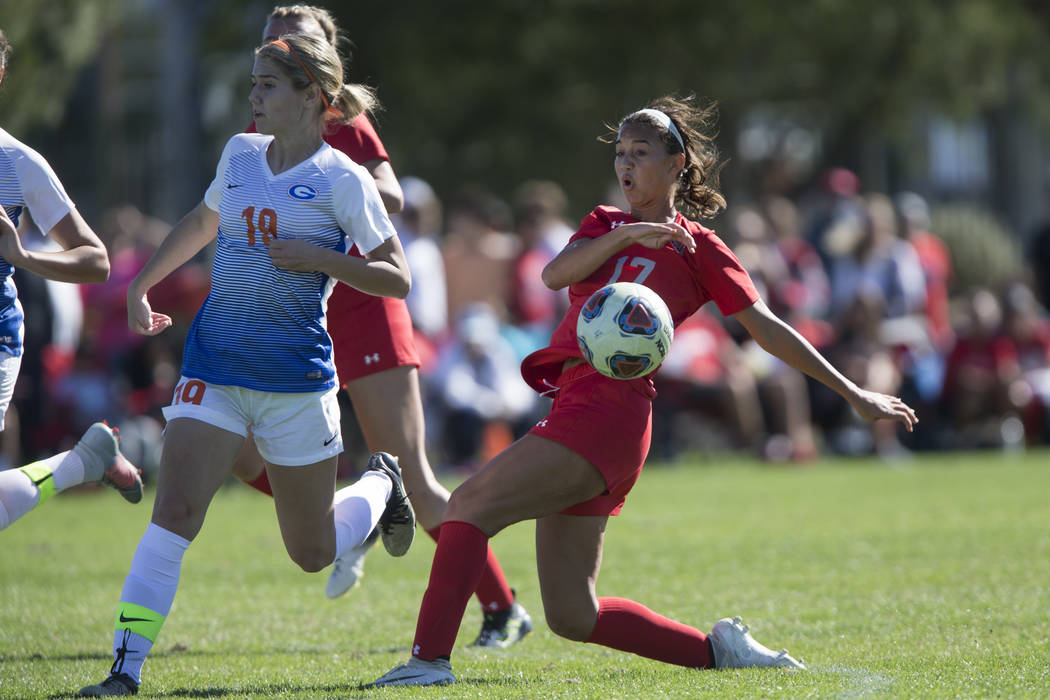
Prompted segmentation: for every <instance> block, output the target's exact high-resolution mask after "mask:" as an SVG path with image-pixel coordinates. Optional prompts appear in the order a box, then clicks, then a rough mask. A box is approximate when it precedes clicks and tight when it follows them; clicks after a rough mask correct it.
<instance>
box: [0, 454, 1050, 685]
mask: <svg viewBox="0 0 1050 700" xmlns="http://www.w3.org/2000/svg"><path fill="white" fill-rule="evenodd" d="M148 518H149V504H148V503H143V504H141V505H139V506H137V507H132V506H128V505H126V504H124V503H123V502H121V501H120V499H119V498H117V497H115V496H114V494H112V493H110V492H108V491H107V492H102V491H100V490H92V491H90V492H78V493H71V494H66V495H62V496H59V497H58V498H56V499H55V500H54V501H53V502H50V503H47V504H45V505H44V506H43V507H42V508H40V509H39V510H38V511H36V512H33V513H31V514H29V515H28V516H26V518H24V519H23V520H21V521H19V522H18V523H16V524H15V525H13V526H12V527H10V528H9V529H8V530H5V531H4V532H2V533H0V697H3V698H48V697H63V696H67V695H69V694H71V693H73V692H75V691H76V690H77V689H78V688H80V687H81V686H82V685H85V684H87V683H94V682H98V681H99V680H101V679H102V678H103V677H104V676H105V674H106V673H107V672H108V668H109V663H110V659H111V656H110V648H111V642H112V623H113V616H114V614H115V610H116V608H115V606H116V602H117V598H118V596H119V594H120V588H121V585H122V582H123V579H124V575H125V573H126V572H127V568H128V565H129V563H130V560H131V554H132V552H133V550H134V547H135V545H136V543H137V541H138V539H139V537H140V536H141V534H142V532H143V530H144V528H145V526H146V522H147V520H148ZM493 544H494V547H495V549H496V551H497V553H498V554H499V555H500V557H501V560H502V563H503V566H504V569H505V571H506V573H507V576H508V578H509V579H510V581H511V585H513V586H514V587H515V588H517V590H518V595H519V599H520V600H521V601H522V602H523V603H524V604H525V606H526V607H527V608H528V609H529V610H530V611H531V613H532V614H533V619H534V621H535V622H536V631H535V632H534V633H533V634H532V635H531V636H530V637H529V638H528V639H527V640H526V641H525V642H524V643H522V644H520V645H518V646H517V647H515V648H513V649H511V650H508V651H504V652H487V653H484V652H475V651H472V650H468V649H465V648H462V647H463V645H465V644H467V643H469V642H470V640H471V639H472V638H473V635H474V634H476V633H477V630H478V627H479V625H480V613H479V612H478V610H477V609H476V606H474V605H471V606H470V608H469V610H468V614H467V617H466V620H465V622H464V625H463V628H462V633H461V636H460V638H459V644H460V647H458V648H457V650H456V652H455V654H454V655H453V659H452V660H453V666H454V670H455V672H456V674H457V676H458V677H459V678H460V680H461V682H460V683H459V684H457V685H455V686H450V687H446V688H432V689H386V690H371V691H365V690H360V689H359V687H358V686H359V684H361V683H364V682H368V681H371V680H373V679H374V678H376V677H377V676H379V675H380V674H382V673H383V672H385V671H386V670H388V669H389V668H390V667H391V666H392V665H394V664H395V663H400V662H401V661H403V660H404V659H405V658H407V655H408V648H409V645H410V643H411V640H412V633H413V630H414V629H415V618H416V612H417V610H418V607H419V600H420V597H421V595H422V593H423V589H424V587H425V585H426V579H427V572H428V571H429V565H430V559H431V556H432V553H433V545H432V544H431V543H430V542H429V540H428V539H427V538H426V537H425V536H421V537H420V538H419V539H417V543H416V545H415V546H414V547H413V549H412V551H411V552H410V553H409V554H408V555H407V556H406V557H404V558H402V559H391V558H390V557H387V556H386V555H385V554H383V553H382V551H381V548H380V549H379V550H378V551H374V552H373V553H372V554H371V555H370V556H369V559H368V565H367V573H366V577H365V580H364V582H363V584H362V585H361V586H359V587H358V588H356V589H354V590H353V591H351V592H350V593H349V594H348V595H347V596H346V597H344V598H342V599H340V600H337V601H330V600H328V599H326V598H325V597H324V594H323V588H324V582H325V577H326V573H322V574H305V573H302V572H300V571H298V570H297V569H296V567H295V566H294V565H293V564H292V563H291V562H290V561H289V560H288V558H287V556H286V555H285V554H284V550H283V547H282V545H281V541H280V537H279V534H278V531H277V526H276V521H275V519H274V515H273V507H272V503H271V501H270V500H269V499H266V498H264V497H261V496H259V495H257V494H256V493H255V492H252V491H249V490H248V489H245V488H240V487H231V488H227V489H225V490H224V491H223V492H222V493H220V495H219V496H218V497H217V498H216V500H215V502H214V504H213V505H212V508H211V512H210V513H209V516H208V520H207V522H206V523H205V526H204V531H203V532H202V533H201V535H200V537H199V538H198V539H197V541H196V542H195V543H194V544H193V546H192V547H190V549H189V551H188V553H187V555H186V558H185V560H184V563H183V569H182V572H183V574H182V580H181V584H180V588H179V593H178V596H177V597H176V600H175V605H174V607H173V609H172V613H171V615H170V616H169V619H168V622H167V623H166V625H165V627H164V629H163V631H162V632H161V636H160V638H159V639H158V643H157V645H156V647H155V649H154V653H153V654H152V656H151V657H150V660H149V661H148V662H147V664H146V667H145V669H144V684H143V687H142V691H141V693H140V696H143V695H144V696H146V697H175V698H188V697H212V698H256V697H264V696H265V697H283V698H335V697H340V698H345V697H367V698H392V697H398V698H401V697H405V698H408V697H413V698H445V697H479V698H558V697H571V698H642V697H646V698H648V697H658V696H663V697H694V696H705V697H733V698H744V697H783V698H795V697H821V698H824V697H850V698H852V697H879V698H882V697H922V698H926V697H993V696H994V697H1046V696H1047V695H1048V694H1050V665H1048V660H1050V454H1047V453H1046V452H1039V453H1030V454H1028V455H1025V456H1017V457H1010V458H1006V457H1002V456H1000V455H999V454H997V453H975V454H966V455H937V456H936V457H923V458H919V459H915V460H913V461H912V462H910V463H908V464H907V466H905V467H898V468H890V467H887V466H885V465H882V464H880V463H878V462H874V461H848V462H845V461H843V462H840V461H833V460H825V461H824V462H822V463H821V464H819V465H818V466H816V467H815V468H812V469H803V470H794V469H777V468H770V467H764V466H761V465H758V464H755V463H753V462H750V461H744V460H734V461H728V460H727V461H723V462H715V461H712V460H708V461H705V462H703V463H696V462H691V463H690V462H681V463H679V464H677V465H675V466H673V467H669V468H665V467H662V466H661V465H658V464H654V465H650V466H649V467H648V468H647V470H646V473H645V474H644V475H643V478H642V480H641V481H640V483H639V485H638V487H637V488H636V489H635V492H634V493H633V494H632V495H631V497H630V499H629V500H628V502H627V507H626V508H625V510H624V514H623V515H622V516H620V517H618V518H614V519H612V520H611V521H610V525H609V528H608V532H607V539H606V549H605V561H604V566H603V571H602V577H601V580H600V582H599V593H600V594H603V595H616V596H623V597H629V598H634V599H636V600H638V601H640V602H642V603H644V604H646V605H648V606H649V607H651V608H653V609H654V610H657V611H659V612H662V613H664V614H667V615H669V616H671V617H674V618H676V619H679V620H682V621H683V622H686V623H689V624H692V625H695V626H697V627H699V628H700V629H704V630H707V629H709V628H710V626H711V625H712V624H713V623H714V622H715V621H716V620H717V619H719V618H720V617H723V616H726V615H734V614H739V615H742V616H743V617H744V619H745V622H747V623H749V624H750V625H751V627H752V630H753V631H754V633H755V636H756V638H757V639H759V641H762V642H764V643H766V644H767V645H769V646H771V647H774V648H781V647H788V648H789V649H790V650H791V651H792V653H793V654H794V655H795V656H797V657H801V658H802V659H804V660H805V661H806V662H807V664H808V665H809V668H810V671H809V672H808V673H791V672H769V671H765V672H763V671H758V670H744V671H730V672H702V673H701V672H696V671H692V670H689V669H684V668H678V667H672V666H666V665H663V664H659V663H656V662H652V661H648V660H645V659H640V658H637V657H633V656H630V655H628V654H623V653H620V652H616V651H612V650H609V649H605V648H602V647H597V646H593V645H585V644H578V643H573V642H568V641H565V640H562V639H559V638H557V637H555V636H554V635H552V634H551V633H550V632H549V631H548V630H547V628H546V626H545V624H544V623H543V613H542V610H541V606H540V602H539V591H538V587H537V582H536V571H535V560H534V550H533V542H532V525H531V523H523V524H519V525H516V526H514V527H512V528H509V529H508V530H507V531H505V532H504V533H501V534H500V535H499V536H498V537H497V538H496V539H495V540H494V541H493Z"/></svg>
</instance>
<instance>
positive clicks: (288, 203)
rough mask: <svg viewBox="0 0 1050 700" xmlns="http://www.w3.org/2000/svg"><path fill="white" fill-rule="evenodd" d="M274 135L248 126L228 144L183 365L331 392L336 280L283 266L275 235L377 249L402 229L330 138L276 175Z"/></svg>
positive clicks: (218, 376) (210, 199)
mask: <svg viewBox="0 0 1050 700" xmlns="http://www.w3.org/2000/svg"><path fill="white" fill-rule="evenodd" d="M272 141H273V137H272V136H268V135H263V134H238V135H236V136H234V137H233V138H231V139H230V140H229V142H228V143H227V144H226V148H225V149H224V150H223V153H222V158H221V159H220V160H219V166H218V168H217V170H216V173H215V180H213V181H212V183H211V186H209V187H208V191H207V192H206V193H205V195H204V203H205V205H207V206H208V207H210V208H211V209H213V210H216V211H218V212H219V231H218V237H217V239H216V250H215V261H214V264H213V267H212V275H211V292H210V293H209V294H208V298H207V299H206V300H205V302H204V305H203V306H201V308H200V311H198V312H197V317H196V318H195V319H194V320H193V325H192V327H191V328H190V331H189V335H188V337H187V339H186V349H185V351H184V353H183V360H182V374H183V375H185V376H187V377H193V378H195V379H201V380H203V381H206V382H210V383H213V384H225V385H232V386H240V387H244V388H247V389H255V390H257V391H274V392H308V391H324V390H326V389H330V388H331V387H333V386H335V365H334V364H333V362H332V341H331V338H330V337H329V336H328V329H327V324H326V319H325V310H326V307H327V301H328V295H329V294H330V293H331V290H332V286H333V285H334V284H335V282H336V280H335V279H333V278H331V277H329V276H328V275H325V274H322V273H320V272H294V271H292V270H286V269H282V268H278V267H275V266H274V265H273V263H272V262H271V261H270V256H269V253H268V251H267V246H268V245H269V243H270V241H271V240H273V239H274V238H302V239H304V240H306V241H309V242H310V243H313V244H314V245H318V246H322V247H325V248H331V249H332V250H336V251H339V252H340V253H345V252H346V251H347V250H349V248H350V246H351V245H352V244H355V243H356V244H357V247H358V248H359V249H360V250H361V251H362V252H363V253H367V252H369V251H371V250H373V249H375V248H376V247H377V246H379V245H381V244H382V243H383V242H384V241H386V240H388V239H389V238H391V237H392V236H394V235H395V231H394V227H393V224H391V223H390V219H389V217H388V216H387V213H386V209H385V207H384V206H383V202H382V200H381V199H380V198H379V191H378V190H377V189H376V185H375V181H374V180H373V179H372V177H371V175H370V174H369V173H368V171H367V170H365V169H364V168H363V167H361V166H360V165H358V164H357V163H355V162H353V161H352V160H350V158H349V157H347V156H346V154H344V153H341V152H339V151H336V150H334V149H333V148H332V147H331V146H329V145H328V144H324V145H322V146H321V148H320V150H318V151H317V152H316V153H315V154H314V155H312V156H311V157H310V158H308V159H306V160H305V161H303V162H302V163H299V164H298V165H296V166H295V167H293V168H290V169H289V170H286V171H284V172H282V173H279V174H277V175H274V174H273V173H272V172H271V171H270V167H269V165H268V164H267V162H266V149H267V147H268V146H269V145H270V143H271V142H272Z"/></svg>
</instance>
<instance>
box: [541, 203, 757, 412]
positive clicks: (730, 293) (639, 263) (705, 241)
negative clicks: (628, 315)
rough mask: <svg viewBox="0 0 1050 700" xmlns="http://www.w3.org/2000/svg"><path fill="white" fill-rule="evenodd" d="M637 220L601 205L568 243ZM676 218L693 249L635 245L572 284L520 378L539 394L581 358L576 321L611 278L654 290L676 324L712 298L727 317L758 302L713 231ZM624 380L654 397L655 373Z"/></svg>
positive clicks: (744, 274)
mask: <svg viewBox="0 0 1050 700" xmlns="http://www.w3.org/2000/svg"><path fill="white" fill-rule="evenodd" d="M637 221H638V220H637V219H635V218H634V217H632V216H631V215H630V214H625V213H624V212H622V211H620V210H619V209H617V208H616V207H608V206H601V207H598V208H596V209H595V210H594V211H592V212H591V213H590V214H588V215H587V216H586V217H585V218H584V219H583V222H582V223H581V224H580V228H579V230H578V231H577V232H576V233H575V234H573V236H572V238H571V239H570V242H572V241H577V240H580V239H583V238H598V237H600V236H604V235H605V234H607V233H609V232H610V231H612V230H613V229H614V228H616V227H617V226H621V225H623V224H629V223H635V222H637ZM675 222H676V223H677V224H679V225H680V226H682V227H683V228H685V230H686V231H688V232H689V233H690V234H691V235H692V236H693V239H694V240H695V241H696V252H695V253H693V254H690V253H688V252H687V251H686V250H685V248H684V247H682V246H681V245H679V244H674V243H669V244H667V245H665V246H664V247H663V248H661V249H660V250H653V249H652V248H646V247H645V246H643V245H640V244H637V243H635V244H632V245H630V246H628V247H626V248H624V249H623V250H621V251H620V252H619V253H617V254H616V255H614V256H612V257H610V258H609V259H608V260H606V261H605V262H604V263H603V264H602V265H601V266H600V267H599V268H598V269H597V270H595V271H594V272H593V273H591V275H590V276H589V277H587V279H585V280H583V281H581V282H577V283H575V284H572V285H569V310H568V311H567V312H566V313H565V317H564V318H563V319H562V321H561V323H560V324H558V327H557V328H556V329H555V330H554V333H553V335H552V336H551V342H550V345H548V346H547V347H546V348H544V349H542V350H537V351H536V352H534V353H532V354H531V355H529V356H528V357H526V358H525V360H524V361H523V362H522V364H521V373H522V376H523V377H524V378H525V381H526V382H527V383H528V384H529V386H531V387H532V388H533V389H535V390H536V391H538V392H541V393H542V392H544V391H548V390H550V389H551V388H552V387H553V386H554V382H555V381H556V380H557V378H558V375H560V374H561V369H562V365H563V364H564V362H565V360H567V359H569V358H582V357H583V355H582V354H581V352H580V348H579V345H578V344H577V342H576V319H577V317H578V316H579V314H580V309H581V308H583V305H584V303H586V301H587V299H588V298H590V296H591V294H593V293H594V292H595V291H597V290H598V289H600V288H601V287H604V286H605V285H607V284H610V283H612V282H636V283H638V284H644V285H645V286H647V287H649V288H650V289H652V290H653V291H654V292H656V293H657V294H659V295H660V297H661V298H663V300H664V302H665V303H666V304H667V308H668V309H669V310H670V312H671V318H672V319H673V321H674V325H675V326H678V325H679V324H680V323H682V321H684V320H685V319H686V318H688V317H689V316H691V315H692V314H693V313H694V312H696V310H697V309H699V308H700V307H701V306H703V305H704V304H706V303H707V302H709V301H714V302H715V304H717V305H718V309H719V311H721V312H722V314H723V315H725V316H729V315H731V314H735V313H737V312H738V311H742V310H744V309H746V308H748V307H749V306H751V305H752V304H754V303H755V302H756V301H758V298H759V295H758V291H757V290H756V289H755V285H754V283H753V282H752V281H751V277H750V275H748V274H747V271H746V270H744V267H743V266H742V265H741V264H740V261H739V260H737V257H736V256H735V255H734V254H733V252H732V251H731V250H729V248H728V247H727V246H726V244H725V243H723V242H722V240H721V239H720V238H718V236H716V235H715V232H714V231H712V230H710V229H707V228H704V227H703V226H701V225H700V224H698V223H696V222H695V221H691V220H689V219H686V218H685V217H683V216H682V215H681V214H678V215H676V217H675ZM624 381H630V382H632V383H633V384H634V385H635V388H636V389H637V390H638V391H640V392H642V393H645V394H647V395H649V396H655V391H654V390H653V383H652V375H650V376H647V377H643V378H640V379H632V380H624Z"/></svg>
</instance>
